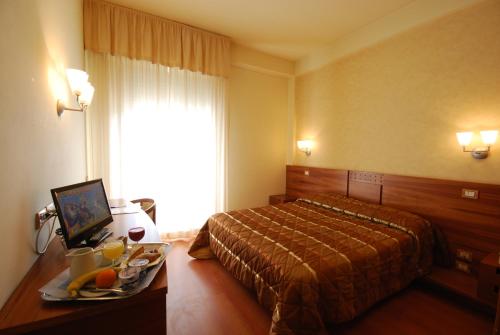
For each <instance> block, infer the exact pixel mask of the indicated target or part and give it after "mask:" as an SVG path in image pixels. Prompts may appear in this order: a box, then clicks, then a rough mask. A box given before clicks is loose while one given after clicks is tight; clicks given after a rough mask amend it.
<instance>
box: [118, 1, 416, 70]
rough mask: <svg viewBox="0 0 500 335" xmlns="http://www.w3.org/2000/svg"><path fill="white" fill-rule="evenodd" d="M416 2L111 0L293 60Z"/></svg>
mask: <svg viewBox="0 0 500 335" xmlns="http://www.w3.org/2000/svg"><path fill="white" fill-rule="evenodd" d="M414 1H415V0H267V1H265V0H111V2H113V3H117V4H120V5H123V6H126V7H130V8H135V9H139V10H142V11H145V12H148V13H151V14H155V15H158V16H163V17H165V18H168V19H171V20H175V21H178V22H183V23H186V24H189V25H192V26H196V27H199V28H203V29H206V30H210V31H213V32H216V33H219V34H223V35H226V36H229V37H231V38H232V40H233V41H235V42H236V43H238V44H241V45H244V46H248V47H251V48H254V49H257V50H260V51H263V52H266V53H269V54H272V55H276V56H280V57H283V58H286V59H290V60H297V59H300V58H302V57H305V56H307V55H309V54H310V53H312V52H314V51H315V50H318V49H321V48H324V47H326V46H328V45H330V44H332V43H333V42H334V41H335V40H337V39H338V38H340V37H342V36H343V35H346V34H348V33H350V32H353V31H355V30H357V29H360V28H362V27H364V26H366V25H368V24H370V23H372V22H374V21H376V20H378V19H381V18H382V17H384V16H386V15H388V14H390V13H392V12H394V11H396V10H398V9H400V8H402V7H404V6H406V5H408V4H409V3H411V2H414Z"/></svg>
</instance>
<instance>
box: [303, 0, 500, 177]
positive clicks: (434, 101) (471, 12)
mask: <svg viewBox="0 0 500 335" xmlns="http://www.w3.org/2000/svg"><path fill="white" fill-rule="evenodd" d="M499 22H500V2H499V1H496V0H489V1H485V2H482V3H479V4H477V5H474V6H472V7H469V8H467V9H465V10H463V11H459V12H456V13H453V14H451V15H448V16H446V17H444V18H442V19H439V20H435V21H431V22H430V23H428V24H425V25H422V26H420V27H417V28H414V29H412V30H410V31H408V32H406V33H403V34H399V35H397V36H395V37H393V38H391V39H389V40H386V41H384V42H382V43H379V44H377V45H375V46H373V47H371V48H367V49H364V50H362V51H360V52H358V53H356V54H353V55H351V56H348V57H346V58H343V59H341V60H339V61H335V62H334V63H332V64H329V65H327V66H325V67H323V68H321V69H320V70H317V71H314V72H311V73H308V74H305V75H302V76H300V77H298V78H297V79H296V101H295V103H296V106H295V108H296V113H297V114H296V120H297V121H296V122H297V124H296V127H297V138H306V137H310V138H313V139H315V140H316V142H317V145H316V148H315V150H314V151H313V153H312V156H310V157H309V158H305V156H304V155H303V154H302V153H296V156H295V159H294V162H295V163H296V164H306V165H310V166H322V167H330V168H345V169H357V170H367V171H376V172H385V173H394V174H402V175H413V176H425V177H437V178H446V179H459V180H469V181H479V182H491V183H497V184H498V183H500V172H499V167H500V143H499V144H497V145H496V146H494V147H493V151H492V153H491V156H490V157H489V158H488V159H486V160H482V161H478V160H474V159H472V158H471V157H470V155H469V154H466V153H462V152H461V148H460V147H459V146H458V144H457V142H456V139H455V132H456V131H459V130H474V131H478V130H481V129H500V93H499V92H500V80H499V78H500V38H499V36H500V24H499Z"/></svg>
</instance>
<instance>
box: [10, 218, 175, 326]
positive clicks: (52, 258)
mask: <svg viewBox="0 0 500 335" xmlns="http://www.w3.org/2000/svg"><path fill="white" fill-rule="evenodd" d="M135 226H143V227H145V229H146V234H145V236H144V238H143V240H142V241H141V242H158V241H160V236H159V234H158V231H157V229H156V227H155V225H154V224H153V221H151V219H150V218H149V216H148V215H147V214H146V213H144V212H143V211H141V212H140V213H136V214H125V215H116V216H114V217H113V222H112V223H111V224H110V225H109V226H108V227H109V228H110V229H111V230H112V231H113V236H114V237H118V236H127V232H128V229H129V228H131V227H135ZM68 266H69V261H68V260H67V259H66V257H65V252H64V249H63V248H62V245H61V243H60V241H59V239H58V238H57V237H56V238H54V239H53V240H52V242H50V245H49V248H48V249H47V253H46V254H45V255H43V256H40V257H39V258H38V259H37V261H36V262H35V263H34V264H33V266H32V267H31V269H30V270H29V272H28V273H27V274H26V276H25V277H24V278H23V280H22V281H21V283H20V284H19V285H18V287H17V288H16V290H15V291H14V292H13V293H12V295H11V296H10V298H9V299H8V300H7V302H6V303H5V305H4V307H3V308H2V310H1V311H0V334H37V335H44V334H82V335H83V334H92V333H94V334H115V333H116V334H139V333H145V334H155V335H156V334H166V333H167V310H166V308H167V307H166V294H167V289H168V285H167V267H166V263H165V264H163V266H162V267H161V268H160V271H159V272H158V274H157V275H156V277H155V279H154V280H153V282H152V283H151V285H150V286H149V287H148V288H147V289H146V290H144V291H143V292H141V293H140V294H137V295H135V296H133V297H130V298H128V299H123V300H113V301H100V302H95V301H92V302H90V301H70V302H46V301H43V300H42V299H41V298H40V293H39V292H38V289H39V288H40V287H42V286H43V285H45V284H46V283H47V282H48V281H50V280H51V279H52V278H53V277H54V276H56V275H57V274H58V273H60V272H61V271H63V270H64V269H65V268H66V267H68Z"/></svg>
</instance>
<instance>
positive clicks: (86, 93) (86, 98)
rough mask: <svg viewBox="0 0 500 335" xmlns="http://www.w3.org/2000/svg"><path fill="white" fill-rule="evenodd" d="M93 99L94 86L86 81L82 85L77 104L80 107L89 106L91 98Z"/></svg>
mask: <svg viewBox="0 0 500 335" xmlns="http://www.w3.org/2000/svg"><path fill="white" fill-rule="evenodd" d="M93 97H94V86H92V84H90V83H89V82H88V81H87V82H86V83H85V84H84V85H83V87H82V91H81V95H80V98H79V102H80V103H81V104H82V105H87V106H88V105H90V103H91V102H92V98H93Z"/></svg>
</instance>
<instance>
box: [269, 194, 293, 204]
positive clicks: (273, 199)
mask: <svg viewBox="0 0 500 335" xmlns="http://www.w3.org/2000/svg"><path fill="white" fill-rule="evenodd" d="M294 200H295V199H294V198H291V197H289V196H287V195H286V194H275V195H270V196H269V205H278V204H284V203H285V202H290V201H294Z"/></svg>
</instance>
